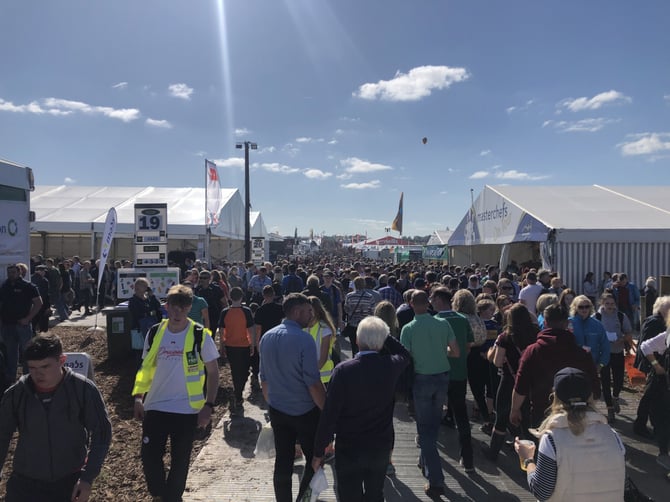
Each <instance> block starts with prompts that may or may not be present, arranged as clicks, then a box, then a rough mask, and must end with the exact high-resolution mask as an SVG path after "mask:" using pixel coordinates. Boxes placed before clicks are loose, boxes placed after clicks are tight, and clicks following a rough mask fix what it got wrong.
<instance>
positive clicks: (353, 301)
mask: <svg viewBox="0 0 670 502" xmlns="http://www.w3.org/2000/svg"><path fill="white" fill-rule="evenodd" d="M375 305H376V302H375V301H374V298H373V297H372V295H371V294H370V293H369V292H368V291H365V290H362V291H354V292H353V293H349V294H348V295H347V297H346V299H345V300H344V311H345V312H346V313H347V324H348V325H349V326H354V327H357V326H358V323H359V322H361V321H362V320H363V319H364V318H366V317H367V316H371V315H373V314H374V310H375Z"/></svg>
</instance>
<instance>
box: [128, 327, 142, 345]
mask: <svg viewBox="0 0 670 502" xmlns="http://www.w3.org/2000/svg"><path fill="white" fill-rule="evenodd" d="M130 346H131V348H132V349H133V350H143V349H144V334H142V332H141V331H140V330H139V329H131V330H130Z"/></svg>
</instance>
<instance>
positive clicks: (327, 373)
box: [307, 322, 335, 383]
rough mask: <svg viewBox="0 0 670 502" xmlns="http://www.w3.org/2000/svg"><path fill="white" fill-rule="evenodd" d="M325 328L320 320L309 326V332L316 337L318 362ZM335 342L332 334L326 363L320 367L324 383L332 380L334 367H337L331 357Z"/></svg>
mask: <svg viewBox="0 0 670 502" xmlns="http://www.w3.org/2000/svg"><path fill="white" fill-rule="evenodd" d="M322 328H323V325H322V324H321V323H320V322H319V323H317V324H315V325H314V326H312V327H311V328H309V329H308V330H307V331H309V334H310V335H312V338H314V342H315V343H316V356H317V362H318V359H319V358H320V357H321V340H322V336H321V330H322ZM334 343H335V338H334V337H333V335H330V347H328V359H327V360H326V362H325V363H324V365H323V366H322V367H321V368H320V370H319V374H320V375H321V381H322V382H323V383H328V382H330V377H331V375H332V374H333V368H335V364H334V363H333V360H332V359H331V352H332V350H333V344H334Z"/></svg>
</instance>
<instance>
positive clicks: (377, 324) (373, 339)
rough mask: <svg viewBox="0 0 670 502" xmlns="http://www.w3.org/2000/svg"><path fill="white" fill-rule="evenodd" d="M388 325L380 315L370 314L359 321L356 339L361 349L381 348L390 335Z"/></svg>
mask: <svg viewBox="0 0 670 502" xmlns="http://www.w3.org/2000/svg"><path fill="white" fill-rule="evenodd" d="M389 332H390V330H389V327H388V325H387V324H386V323H385V322H384V321H383V320H381V319H380V318H379V317H375V316H368V317H366V318H365V319H363V320H362V321H361V322H359V323H358V328H357V329H356V341H357V343H358V346H359V347H360V349H361V350H377V351H379V350H381V349H382V347H383V346H384V342H385V341H386V337H387V336H388V335H389Z"/></svg>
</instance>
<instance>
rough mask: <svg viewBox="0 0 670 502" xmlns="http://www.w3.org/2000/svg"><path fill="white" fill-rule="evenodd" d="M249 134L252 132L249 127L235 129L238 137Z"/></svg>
mask: <svg viewBox="0 0 670 502" xmlns="http://www.w3.org/2000/svg"><path fill="white" fill-rule="evenodd" d="M247 134H251V131H250V130H249V129H247V128H246V127H239V128H237V129H235V136H237V137H238V138H239V137H242V136H246V135H247Z"/></svg>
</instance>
